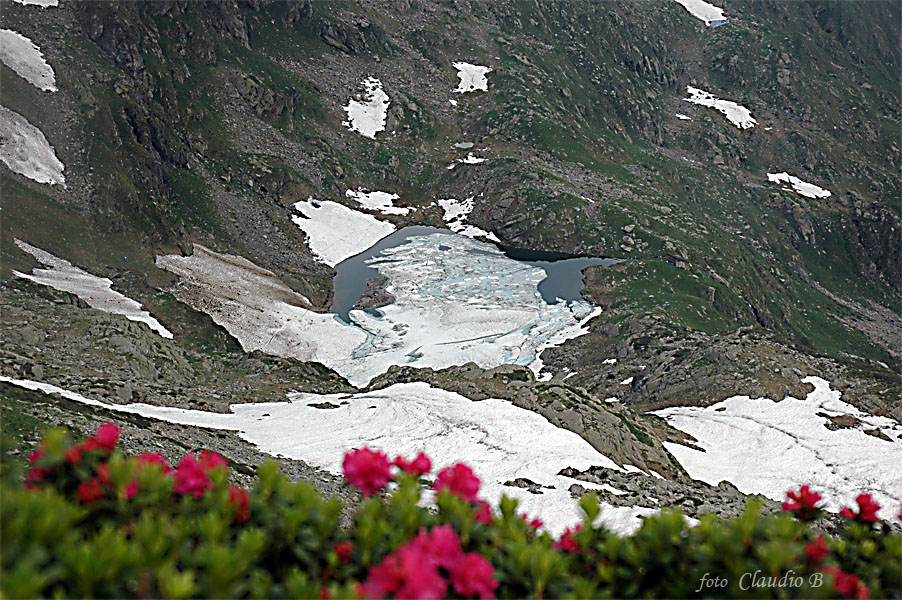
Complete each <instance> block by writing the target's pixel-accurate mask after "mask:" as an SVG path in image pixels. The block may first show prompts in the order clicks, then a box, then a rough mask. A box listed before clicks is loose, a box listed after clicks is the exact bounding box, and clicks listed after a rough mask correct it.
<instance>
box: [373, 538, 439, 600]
mask: <svg viewBox="0 0 902 600" xmlns="http://www.w3.org/2000/svg"><path fill="white" fill-rule="evenodd" d="M447 589H448V583H447V581H445V578H444V577H442V575H441V573H439V570H438V565H436V563H435V562H434V561H433V560H430V559H429V557H427V556H424V555H423V554H422V553H421V552H420V550H419V549H418V548H417V547H415V546H414V545H412V544H408V545H406V546H402V547H401V548H399V549H398V551H397V552H394V553H393V554H389V555H388V556H386V557H385V559H383V560H382V562H381V563H379V564H378V565H375V566H374V567H372V568H371V569H370V572H369V574H368V575H367V578H366V581H364V582H363V588H362V592H363V596H365V597H367V598H384V597H385V596H387V595H389V594H391V595H392V596H393V597H395V598H426V599H428V598H442V597H444V595H445V591H446V590H447Z"/></svg>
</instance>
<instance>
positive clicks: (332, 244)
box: [291, 198, 395, 267]
mask: <svg viewBox="0 0 902 600" xmlns="http://www.w3.org/2000/svg"><path fill="white" fill-rule="evenodd" d="M294 208H295V210H297V211H298V213H300V214H298V215H295V216H293V217H292V218H291V220H292V221H294V223H295V225H297V226H298V227H300V228H301V229H302V230H303V231H304V233H306V234H307V243H308V244H309V245H310V249H311V250H313V253H314V254H315V255H316V256H317V257H318V258H319V259H320V260H322V261H323V262H324V263H326V264H327V265H329V266H330V267H334V266H335V265H337V264H338V263H340V262H341V261H343V260H344V259H346V258H348V257H350V256H354V255H355V254H360V253H361V252H363V251H364V250H366V249H367V248H369V247H370V246H372V245H373V244H375V243H376V242H378V241H379V240H381V239H382V238H384V237H385V236H387V235H388V234H390V233H392V232H393V231H394V230H395V226H394V225H392V224H391V223H389V222H388V221H382V220H379V219H377V218H376V217H374V216H373V215H370V214H367V213H363V212H360V211H358V210H352V209H350V208H348V207H347V206H345V205H343V204H339V203H338V202H332V201H328V200H324V201H318V200H314V199H313V198H308V199H307V200H305V201H301V202H298V203H296V204H295V205H294Z"/></svg>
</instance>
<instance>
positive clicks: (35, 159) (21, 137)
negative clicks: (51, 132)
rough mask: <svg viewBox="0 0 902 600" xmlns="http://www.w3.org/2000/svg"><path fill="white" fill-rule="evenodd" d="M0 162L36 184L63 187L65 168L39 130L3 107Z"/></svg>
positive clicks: (0, 118) (0, 114)
mask: <svg viewBox="0 0 902 600" xmlns="http://www.w3.org/2000/svg"><path fill="white" fill-rule="evenodd" d="M0 160H2V161H3V162H4V163H6V166H7V167H9V168H10V169H11V170H13V171H15V172H16V173H19V174H20V175H24V176H25V177H28V178H29V179H33V180H35V181H37V182H38V183H49V184H50V185H54V184H60V185H64V184H65V183H66V178H65V177H63V169H65V167H64V166H63V163H61V162H60V160H59V159H58V158H57V157H56V153H55V152H54V151H53V146H51V145H50V142H48V141H47V138H45V137H44V134H43V133H41V130H40V129H38V128H37V127H35V126H34V125H32V124H31V123H29V122H28V119H26V118H25V117H23V116H22V115H20V114H19V113H17V112H15V111H12V110H10V109H8V108H6V107H5V106H0Z"/></svg>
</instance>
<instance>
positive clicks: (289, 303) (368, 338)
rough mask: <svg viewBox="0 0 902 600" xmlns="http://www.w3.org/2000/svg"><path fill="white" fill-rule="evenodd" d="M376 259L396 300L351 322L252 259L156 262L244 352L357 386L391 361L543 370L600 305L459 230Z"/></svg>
mask: <svg viewBox="0 0 902 600" xmlns="http://www.w3.org/2000/svg"><path fill="white" fill-rule="evenodd" d="M368 262H369V264H370V265H371V266H373V267H374V268H376V269H377V271H378V272H379V274H380V275H381V276H385V277H387V278H388V279H389V283H388V285H387V286H386V290H385V291H386V292H388V293H389V294H391V295H392V296H393V297H394V298H395V301H394V302H393V303H391V304H388V305H386V306H382V307H380V308H379V309H378V312H375V311H362V310H352V311H351V312H350V319H351V322H350V323H345V322H343V321H342V320H341V319H339V318H338V317H337V316H336V315H334V314H331V313H325V314H324V313H317V312H314V311H312V310H309V303H308V302H307V300H306V298H303V296H300V295H299V294H297V293H295V292H293V291H291V290H290V289H289V288H288V287H287V286H285V285H284V284H283V283H282V282H280V281H279V280H278V278H277V277H276V276H275V275H274V274H273V273H271V272H269V271H267V270H265V269H262V268H260V267H258V266H256V265H254V264H253V263H251V262H250V261H247V260H245V259H243V258H241V257H236V256H230V255H225V254H217V253H215V252H211V251H209V250H207V249H206V248H203V247H202V246H198V245H195V251H194V254H193V255H192V256H187V257H182V256H175V255H170V256H158V257H157V266H158V267H160V268H162V269H165V270H167V271H170V272H172V273H175V274H176V275H179V277H180V278H181V279H180V282H179V283H178V285H177V286H176V287H175V288H174V289H173V290H172V293H173V294H174V295H175V296H176V297H177V298H178V299H179V300H181V301H182V302H185V303H186V304H189V305H190V306H192V307H194V308H196V309H198V310H201V311H203V312H206V313H207V314H209V315H210V316H211V317H212V318H213V320H214V321H215V322H216V323H218V324H220V325H222V326H223V327H224V328H225V329H226V330H227V331H228V332H229V333H230V334H231V335H233V336H234V337H235V338H236V339H237V340H238V341H239V342H240V343H241V345H242V347H243V348H244V349H245V350H247V351H251V350H262V351H264V352H268V353H270V354H276V355H279V356H286V357H291V358H297V359H299V360H305V361H317V362H320V363H322V364H324V365H326V366H328V367H330V368H333V369H335V370H336V371H337V372H338V373H339V374H341V375H342V376H344V377H346V378H347V379H348V381H350V382H351V383H352V384H353V385H356V386H358V387H359V386H363V385H365V384H366V383H367V382H369V380H370V379H372V378H373V377H375V376H376V375H379V374H381V373H384V372H385V371H386V370H388V368H389V367H390V366H392V365H408V366H414V367H431V368H436V369H441V368H445V367H450V366H453V365H461V364H464V363H466V362H469V361H474V362H476V363H477V364H478V365H479V366H481V367H486V368H491V367H495V366H498V365H501V364H511V363H514V364H520V365H526V366H529V367H530V368H532V369H533V371H535V372H536V373H537V374H538V373H539V371H540V370H541V368H542V362H541V360H540V358H539V355H540V354H541V352H542V351H543V350H545V349H546V348H549V347H551V346H555V345H559V344H561V343H563V342H565V341H566V340H568V339H571V338H575V337H578V336H580V335H584V334H585V333H587V332H588V329H587V328H586V324H587V323H588V321H589V320H591V319H592V318H593V317H595V316H596V315H598V314H599V313H600V311H601V309H600V308H598V307H594V306H592V305H591V304H589V303H588V302H583V301H575V302H569V303H567V302H559V303H557V304H548V303H546V302H545V301H544V299H543V298H542V296H541V294H540V293H539V291H538V285H539V283H540V282H541V281H542V280H543V279H544V278H545V276H546V273H545V271H544V270H543V269H541V268H538V267H533V266H531V265H528V264H525V263H521V262H518V261H515V260H512V259H510V258H508V257H506V256H505V255H504V254H503V253H502V252H500V251H499V250H498V249H497V248H495V247H494V246H493V245H490V244H486V243H482V242H478V241H475V240H472V239H469V238H467V237H463V236H460V235H455V234H452V233H433V234H429V235H420V236H413V237H411V238H409V240H408V241H407V242H406V243H404V244H401V245H399V246H395V247H391V248H387V249H385V250H383V251H382V252H381V253H380V254H379V255H377V256H376V257H375V258H373V259H371V260H370V261H368Z"/></svg>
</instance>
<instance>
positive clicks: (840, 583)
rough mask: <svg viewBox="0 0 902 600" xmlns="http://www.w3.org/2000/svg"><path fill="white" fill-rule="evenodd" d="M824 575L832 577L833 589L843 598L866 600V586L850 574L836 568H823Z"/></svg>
mask: <svg viewBox="0 0 902 600" xmlns="http://www.w3.org/2000/svg"><path fill="white" fill-rule="evenodd" d="M823 571H824V573H827V574H828V575H833V587H834V588H835V589H836V591H838V592H839V593H840V594H842V595H843V597H844V598H858V600H867V598H868V586H866V585H865V584H863V583H861V581H860V580H859V579H858V577H857V576H855V575H852V574H851V573H843V572H842V571H840V570H839V569H837V568H836V567H824V569H823Z"/></svg>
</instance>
